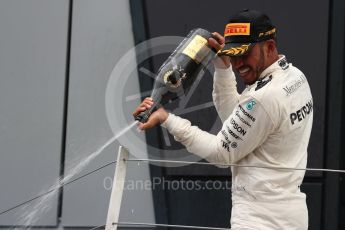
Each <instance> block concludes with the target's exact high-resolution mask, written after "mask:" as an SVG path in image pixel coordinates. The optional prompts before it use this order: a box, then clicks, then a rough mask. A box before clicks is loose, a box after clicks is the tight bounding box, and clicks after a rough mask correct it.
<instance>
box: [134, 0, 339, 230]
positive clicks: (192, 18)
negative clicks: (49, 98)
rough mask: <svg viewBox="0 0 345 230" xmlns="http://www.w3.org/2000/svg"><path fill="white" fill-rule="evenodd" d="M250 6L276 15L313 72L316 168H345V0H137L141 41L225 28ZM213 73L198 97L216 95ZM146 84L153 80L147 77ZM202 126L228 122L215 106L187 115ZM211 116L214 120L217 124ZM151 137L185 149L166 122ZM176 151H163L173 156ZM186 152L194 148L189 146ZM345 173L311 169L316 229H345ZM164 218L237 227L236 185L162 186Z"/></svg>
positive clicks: (194, 174)
mask: <svg viewBox="0 0 345 230" xmlns="http://www.w3.org/2000/svg"><path fill="white" fill-rule="evenodd" d="M244 8H249V9H256V10H259V11H262V12H265V13H266V14H268V15H269V16H270V18H271V20H272V21H273V23H274V24H275V25H276V27H277V30H278V49H279V51H280V53H281V54H285V55H286V56H287V59H288V60H289V62H291V63H292V64H293V65H295V66H296V67H298V68H299V69H301V70H302V71H303V72H304V73H305V75H306V77H307V78H308V81H309V84H310V87H311V90H312V94H313V97H314V124H313V130H312V135H311V139H310V144H309V149H308V150H309V151H308V152H309V159H308V167H311V168H335V169H337V168H342V169H344V168H345V157H344V156H343V155H342V154H341V150H342V148H343V145H342V142H341V140H342V138H341V137H342V136H343V135H344V132H343V130H344V124H343V122H342V112H343V110H344V107H343V105H342V98H343V94H342V91H343V81H342V78H343V76H344V72H343V66H344V41H345V40H344V29H345V27H344V25H345V23H344V22H345V17H344V15H345V14H344V3H343V0H324V1H298V0H290V1H269V0H262V1H255V0H244V1H229V0H215V1H198V0H189V1H182V0H175V1H171V0H160V1H154V0H145V1H136V0H132V1H131V10H132V20H133V30H134V35H135V42H136V43H140V42H142V41H144V40H146V39H150V38H154V37H157V36H186V34H187V33H188V32H189V31H190V30H191V29H193V28H197V27H202V28H205V29H207V30H209V31H217V32H220V33H221V34H223V30H224V26H225V24H226V22H227V19H228V17H229V16H230V15H231V14H233V13H234V12H236V11H239V10H241V9H244ZM165 58H166V56H164V55H161V56H157V57H154V58H152V59H151V60H149V61H148V62H147V63H146V65H147V67H148V68H150V69H151V70H152V71H153V72H156V71H157V70H158V68H159V66H160V65H161V64H162V62H163V61H164V59H165ZM208 75H211V74H210V73H206V75H205V76H204V77H203V80H202V84H200V85H199V86H198V89H197V90H196V91H195V95H193V97H192V99H191V101H190V104H191V105H197V104H200V103H205V102H209V101H211V100H212V98H211V92H212V87H210V86H211V85H212V77H211V76H208ZM139 81H140V87H141V90H142V91H145V90H147V89H150V87H151V85H152V81H150V80H147V78H140V73H139ZM182 116H183V117H186V118H190V119H191V120H192V122H193V123H194V124H196V125H198V126H199V127H201V128H202V129H205V130H210V129H211V126H212V125H213V124H214V126H216V127H219V128H220V122H219V118H217V114H216V111H215V109H214V108H213V107H212V108H208V109H204V110H202V111H197V112H194V113H191V114H183V115H182ZM210 123H212V124H211V126H210ZM147 140H150V142H152V143H151V144H155V145H158V146H160V147H161V148H162V149H169V148H174V147H175V148H179V146H178V144H176V143H174V142H173V139H172V138H170V141H171V142H172V145H173V146H172V147H171V146H165V143H164V140H163V138H162V133H161V130H160V129H157V130H154V131H151V132H148V133H147ZM167 153H168V152H162V155H163V156H164V157H165V158H167V159H169V157H171V156H169V155H167ZM184 154H189V153H187V152H185V153H184ZM151 176H152V177H153V176H161V177H164V178H166V179H167V180H179V179H181V178H182V179H190V180H200V181H206V180H209V179H216V180H221V181H223V183H226V182H230V181H229V180H230V178H231V177H230V172H229V170H228V169H218V168H215V167H211V166H205V167H201V166H185V167H178V168H160V167H155V166H151ZM343 178H344V176H343V175H340V174H337V173H320V172H310V171H309V172H307V174H306V177H305V180H304V183H303V185H302V190H303V191H304V192H306V193H307V203H308V208H309V222H310V224H309V229H311V230H319V229H325V230H326V229H327V230H329V229H344V228H345V225H344V222H345V221H344V216H345V213H344V206H345V204H344V203H345V196H344V194H345V191H344V183H343V180H342V179H343ZM154 192H155V194H154V200H155V215H156V223H166V224H182V225H197V226H213V227H229V225H230V224H229V219H230V211H231V197H230V191H229V190H217V191H215V190H212V191H182V190H180V191H170V190H168V191H167V190H165V191H163V190H161V191H159V190H158V191H154Z"/></svg>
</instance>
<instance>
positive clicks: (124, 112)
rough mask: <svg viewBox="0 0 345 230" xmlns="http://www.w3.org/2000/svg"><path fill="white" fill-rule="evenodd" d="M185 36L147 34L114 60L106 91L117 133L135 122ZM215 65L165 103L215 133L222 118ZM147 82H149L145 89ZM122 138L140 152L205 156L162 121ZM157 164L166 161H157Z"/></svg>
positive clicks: (171, 156)
mask: <svg viewBox="0 0 345 230" xmlns="http://www.w3.org/2000/svg"><path fill="white" fill-rule="evenodd" d="M182 40H183V37H176V36H165V37H157V38H153V39H150V40H147V41H145V42H142V43H140V44H139V45H137V46H136V47H134V48H133V49H131V50H129V51H128V52H127V53H126V54H125V55H124V56H123V57H122V58H121V59H120V60H119V61H118V62H117V63H116V64H115V67H114V69H113V71H112V73H111V75H110V77H109V80H108V83H107V88H106V94H105V103H106V115H107V119H108V122H109V125H110V127H111V130H112V132H113V133H114V135H117V134H118V133H120V132H121V131H123V130H124V129H126V127H128V126H130V125H132V124H133V122H134V119H133V116H132V113H133V111H134V110H135V108H136V107H137V106H138V105H139V103H140V102H141V100H142V99H143V98H145V97H149V96H151V93H152V86H153V82H154V80H155V79H156V76H157V75H156V74H157V71H158V69H159V67H160V66H161V65H162V64H163V62H164V61H165V60H166V58H168V57H169V55H170V54H171V53H172V52H173V51H174V49H175V48H176V47H177V46H178V45H179V44H180V42H181V41H182ZM152 64H153V65H152ZM212 68H213V65H212V64H210V65H208V67H206V68H205V70H204V71H202V72H201V73H200V74H199V75H198V76H197V78H196V80H195V81H194V82H193V84H192V85H191V87H190V88H189V90H188V91H184V92H183V93H182V94H180V95H179V97H178V99H176V100H173V101H170V102H169V103H167V104H165V105H164V108H166V109H167V110H168V111H169V112H171V113H173V114H175V115H179V116H181V117H183V118H186V119H188V120H190V121H191V122H192V124H193V125H196V126H198V127H199V128H201V129H202V130H204V131H207V132H210V133H213V134H216V133H217V131H219V129H220V128H221V122H220V119H219V118H218V116H217V112H216V110H215V108H214V105H213V102H212V84H213V83H212V79H213V78H212V74H213V69H212ZM139 78H140V82H141V87H139V81H138V79H139ZM162 80H164V79H162ZM145 86H146V87H147V86H149V87H147V88H146V89H143V87H145ZM140 88H142V91H141V92H140ZM118 141H119V143H120V144H121V145H123V146H124V147H126V148H127V149H129V151H130V153H131V155H133V156H134V157H136V158H150V159H159V160H161V159H165V160H167V159H168V160H176V161H191V162H196V161H200V158H199V157H197V156H196V155H193V154H191V153H188V152H187V151H186V149H185V147H184V146H182V145H181V144H180V143H178V142H176V141H175V140H174V138H173V136H171V135H170V134H169V133H168V131H167V130H166V129H165V128H162V127H160V126H157V127H156V128H153V129H149V130H146V131H138V129H137V128H132V129H130V130H129V131H127V132H126V133H124V134H123V135H122V136H120V137H119V139H118ZM152 164H156V165H162V164H160V163H155V162H152ZM185 164H187V163H185ZM185 164H166V163H165V164H164V166H171V167H178V166H183V165H185Z"/></svg>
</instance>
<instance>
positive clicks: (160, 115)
mask: <svg viewBox="0 0 345 230" xmlns="http://www.w3.org/2000/svg"><path fill="white" fill-rule="evenodd" d="M153 104H154V102H153V100H152V98H150V97H147V98H145V99H144V100H143V101H142V102H141V104H140V105H139V106H138V107H137V108H136V109H135V111H134V112H133V116H134V117H136V116H137V115H138V114H139V113H141V112H144V111H146V110H148V109H150V108H151V107H152V105H153ZM168 116H169V113H168V112H167V111H166V110H165V109H164V108H162V107H161V108H159V109H157V110H156V111H154V112H153V113H152V114H151V115H150V117H149V119H148V121H147V122H146V123H139V124H138V127H139V129H141V130H145V129H149V128H152V127H155V126H156V125H159V124H162V123H163V122H164V121H165V120H166V119H168Z"/></svg>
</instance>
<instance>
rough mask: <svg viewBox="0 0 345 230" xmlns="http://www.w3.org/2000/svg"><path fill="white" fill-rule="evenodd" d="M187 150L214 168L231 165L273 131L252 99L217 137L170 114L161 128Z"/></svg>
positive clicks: (264, 114) (266, 116) (271, 123)
mask: <svg viewBox="0 0 345 230" xmlns="http://www.w3.org/2000/svg"><path fill="white" fill-rule="evenodd" d="M162 126H164V127H166V128H167V129H168V131H169V132H170V133H171V134H172V135H173V136H174V138H175V140H177V141H179V142H181V143H182V144H183V145H185V146H186V148H187V150H188V151H189V152H191V153H194V154H196V155H198V156H200V157H201V158H204V159H206V160H208V161H209V162H212V163H214V164H233V163H236V162H238V161H239V160H241V159H242V158H244V157H245V156H246V155H248V154H249V153H251V152H252V151H253V150H254V149H255V148H257V147H258V146H260V145H261V144H262V143H263V142H264V141H265V140H266V139H267V137H268V135H269V134H270V133H271V132H272V130H273V129H274V124H273V121H272V120H271V118H270V117H269V115H268V114H267V112H266V110H265V109H264V108H263V107H262V106H261V105H260V103H258V102H257V101H256V100H255V99H247V100H246V101H243V102H241V103H240V104H239V105H238V106H237V107H235V109H234V110H233V111H232V113H231V114H230V116H229V117H228V119H226V121H225V122H224V124H223V127H222V129H221V131H220V132H219V133H218V134H217V135H213V134H210V133H208V132H205V131H202V130H201V129H199V128H198V127H196V126H192V125H191V123H190V121H188V120H186V119H183V118H181V117H178V116H175V115H173V114H169V117H168V119H167V120H166V121H165V122H164V123H163V124H162Z"/></svg>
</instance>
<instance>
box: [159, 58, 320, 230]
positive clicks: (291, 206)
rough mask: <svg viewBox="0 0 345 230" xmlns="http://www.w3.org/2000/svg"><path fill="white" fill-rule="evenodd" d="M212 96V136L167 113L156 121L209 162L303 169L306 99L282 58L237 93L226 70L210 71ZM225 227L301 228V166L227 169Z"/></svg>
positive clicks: (301, 80) (304, 220)
mask: <svg viewBox="0 0 345 230" xmlns="http://www.w3.org/2000/svg"><path fill="white" fill-rule="evenodd" d="M213 99H214V103H215V106H216V109H217V111H218V114H219V116H220V118H221V120H222V122H223V127H222V129H221V131H220V132H219V133H218V134H217V135H213V134H210V133H208V132H205V131H202V130H200V129H199V128H198V127H196V126H192V125H191V123H190V122H189V121H188V120H186V119H183V118H180V117H178V116H175V115H173V114H169V116H168V119H167V120H166V121H165V122H164V123H163V124H162V126H164V127H166V128H167V129H168V131H169V132H170V133H171V134H172V135H174V138H175V139H176V140H177V141H179V142H181V143H182V144H183V145H185V146H186V148H187V150H188V151H189V152H191V153H194V154H196V155H198V156H200V157H202V158H205V159H206V160H208V161H209V162H212V163H219V164H234V163H235V164H239V165H252V166H264V167H265V166H268V167H284V168H285V167H289V168H290V167H291V168H305V167H306V163H307V146H308V142H309V137H310V132H311V128H312V122H313V99H312V95H311V92H310V88H309V85H308V82H307V79H306V78H305V76H304V74H303V73H302V72H301V71H300V70H298V69H297V68H296V67H294V66H292V64H289V63H288V62H287V61H286V58H285V57H284V56H280V59H279V60H278V61H276V62H275V63H273V64H272V65H271V66H269V67H268V68H267V69H265V70H264V71H263V72H262V74H261V76H260V77H259V80H258V81H257V82H255V83H254V84H253V85H250V86H247V88H246V89H245V90H244V91H243V92H242V94H238V92H237V87H236V79H235V75H234V73H233V71H232V69H231V67H230V68H229V69H216V71H215V75H214V89H213ZM231 171H232V214H231V229H234V230H242V229H252V230H306V229H308V210H307V206H306V196H305V194H304V193H302V192H301V191H300V185H301V183H302V180H303V177H304V174H305V171H303V170H286V169H285V170H282V169H280V170H279V169H265V168H252V167H238V166H236V167H235V166H233V167H231Z"/></svg>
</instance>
